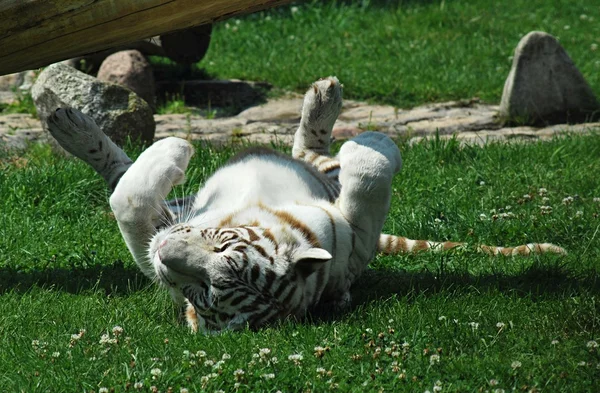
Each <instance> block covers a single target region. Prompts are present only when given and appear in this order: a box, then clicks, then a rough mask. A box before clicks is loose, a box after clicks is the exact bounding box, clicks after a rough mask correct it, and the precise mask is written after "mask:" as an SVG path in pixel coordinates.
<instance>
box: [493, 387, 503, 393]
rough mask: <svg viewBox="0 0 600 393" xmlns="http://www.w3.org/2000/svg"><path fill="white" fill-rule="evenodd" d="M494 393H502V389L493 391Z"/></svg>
mask: <svg viewBox="0 0 600 393" xmlns="http://www.w3.org/2000/svg"><path fill="white" fill-rule="evenodd" d="M494 393H504V389H499V388H498V389H494Z"/></svg>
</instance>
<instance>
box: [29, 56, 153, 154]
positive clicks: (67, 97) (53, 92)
mask: <svg viewBox="0 0 600 393" xmlns="http://www.w3.org/2000/svg"><path fill="white" fill-rule="evenodd" d="M31 95H32V97H33V100H34V103H35V107H36V109H37V113H38V116H39V118H40V119H41V121H42V127H43V128H44V130H46V131H47V124H46V119H47V118H48V116H49V115H50V114H51V113H52V112H53V111H55V110H56V108H59V107H73V108H76V109H79V110H80V111H82V112H83V113H85V114H87V115H89V116H91V117H92V118H93V119H94V121H95V122H96V124H98V126H99V127H100V128H101V129H102V131H104V133H105V134H107V135H108V136H109V137H110V138H111V139H112V140H113V141H115V143H117V144H120V145H122V144H123V143H124V142H126V141H127V139H128V138H131V140H132V141H138V140H139V141H142V142H145V143H150V142H152V139H153V138H154V131H155V129H156V124H155V122H154V117H153V115H152V109H151V108H150V106H149V105H148V103H146V101H144V100H143V99H141V98H140V97H138V96H137V95H136V94H135V93H134V92H133V91H131V90H129V89H127V88H125V87H122V86H119V85H116V84H113V83H107V82H102V81H99V80H98V79H96V78H94V77H92V76H89V75H87V74H84V73H83V72H80V71H77V70H76V69H74V68H73V67H70V66H68V65H65V64H60V63H57V64H52V65H51V66H49V67H46V69H44V71H42V73H41V74H40V76H39V77H38V79H37V81H36V82H35V84H34V85H33V88H32V90H31Z"/></svg>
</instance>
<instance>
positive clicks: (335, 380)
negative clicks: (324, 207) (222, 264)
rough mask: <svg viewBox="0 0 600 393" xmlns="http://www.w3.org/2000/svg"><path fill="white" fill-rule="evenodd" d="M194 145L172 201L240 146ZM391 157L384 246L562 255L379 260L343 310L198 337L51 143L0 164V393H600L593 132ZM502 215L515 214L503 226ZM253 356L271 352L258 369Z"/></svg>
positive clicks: (407, 151)
mask: <svg viewBox="0 0 600 393" xmlns="http://www.w3.org/2000/svg"><path fill="white" fill-rule="evenodd" d="M197 147H198V152H197V154H196V155H195V156H194V158H193V162H192V163H191V165H190V170H189V171H188V177H189V180H188V183H186V185H184V186H182V187H180V188H178V189H177V192H176V194H177V195H179V196H180V195H181V194H182V193H189V192H192V190H194V189H196V188H197V187H198V186H199V185H200V184H202V182H203V181H204V180H205V179H206V178H207V177H208V176H209V174H210V173H212V172H213V171H214V169H215V168H216V167H218V166H219V165H220V164H221V163H223V162H224V161H225V160H226V159H227V158H228V157H230V156H231V155H232V154H234V152H235V150H237V148H225V149H215V148H210V147H206V146H201V145H198V146H197ZM401 150H402V152H403V158H404V163H405V165H404V168H403V170H402V173H401V174H400V175H399V176H397V178H396V180H395V183H394V197H393V204H392V207H391V212H390V215H389V219H388V221H387V222H386V226H385V230H386V231H387V232H393V233H398V234H403V235H406V236H409V237H412V238H430V239H442V240H443V239H452V240H467V241H469V242H471V243H477V242H484V243H489V244H518V243H523V242H528V241H551V242H554V243H556V244H559V245H561V246H563V247H565V248H566V249H567V250H568V251H569V255H568V256H566V257H556V256H542V257H532V258H515V259H511V258H490V257H487V256H481V255H476V254H474V253H472V252H469V251H464V252H455V253H447V254H442V255H429V254H420V255H410V256H395V257H377V258H376V259H375V260H374V262H373V264H372V265H373V268H374V269H373V270H372V271H370V272H369V273H368V274H366V275H365V276H364V278H363V279H362V280H361V284H360V285H359V287H358V288H356V289H355V291H354V299H355V307H354V309H353V310H352V311H351V312H349V313H347V314H343V315H339V316H335V317H334V318H332V319H331V320H311V319H310V318H309V319H308V320H307V321H305V322H304V323H292V322H287V323H283V324H281V325H278V326H273V327H270V328H266V329H262V330H260V331H258V332H252V331H241V332H226V333H224V334H221V335H217V336H204V335H201V334H198V335H193V334H190V333H189V332H188V331H187V329H186V328H185V327H184V326H182V325H181V324H179V323H178V322H177V318H176V313H175V311H174V310H173V307H172V304H171V302H170V300H169V298H168V295H167V294H165V293H164V292H163V291H162V290H160V289H158V288H156V287H155V286H154V285H152V284H151V283H149V282H148V281H147V280H146V279H145V278H143V277H142V276H141V275H140V273H138V271H137V268H136V267H135V264H134V263H133V261H132V258H131V256H130V255H129V253H128V251H127V249H126V247H125V245H124V243H123V241H122V240H121V238H120V234H119V231H118V228H117V225H116V222H115V220H114V218H113V217H112V215H111V213H110V209H109V206H108V203H107V192H106V191H105V190H104V185H103V183H102V180H101V179H100V178H99V177H98V176H97V175H95V174H94V173H93V172H92V170H91V169H89V168H87V167H86V166H84V164H82V163H80V162H78V161H75V160H72V159H65V158H62V157H59V156H56V155H53V154H52V153H51V152H50V150H49V148H48V147H46V146H32V147H31V148H30V149H29V150H28V151H27V152H25V153H24V154H21V155H19V156H16V155H13V154H10V153H7V152H3V153H0V154H1V155H0V204H1V208H2V215H1V216H0V255H2V258H1V259H0V347H1V348H2V350H1V351H0V365H2V366H1V367H0V386H1V387H2V390H3V391H10V392H13V391H14V392H17V391H23V392H37V391H39V392H47V391H52V392H73V391H87V392H91V391H94V392H100V391H104V390H101V388H106V389H107V391H112V390H113V389H114V391H116V392H121V391H137V390H136V389H135V387H134V384H135V383H138V382H141V383H143V388H142V391H151V389H150V387H151V386H155V387H156V389H157V390H158V391H161V392H167V391H169V388H172V390H171V391H173V392H179V391H180V388H186V389H189V391H190V392H192V391H207V392H214V391H218V390H223V391H234V387H235V385H234V384H235V383H236V382H238V383H240V386H239V391H241V392H275V391H277V390H281V391H284V392H300V391H312V392H322V391H329V390H330V389H336V388H337V390H338V391H355V392H367V391H368V392H371V391H372V392H379V391H382V390H385V391H398V392H424V391H426V390H429V391H432V392H433V391H434V386H435V384H436V382H437V381H440V384H441V387H442V390H441V391H442V392H476V391H477V392H480V391H482V392H483V391H490V392H494V391H495V390H496V389H503V390H504V391H505V392H509V391H512V390H513V389H516V390H515V391H524V392H525V391H533V392H558V391H560V392H590V391H594V390H595V389H597V377H598V375H599V373H600V371H598V370H599V367H600V353H599V351H598V348H592V346H593V345H594V344H593V342H591V341H592V340H595V342H599V341H600V330H599V329H600V315H599V311H600V307H599V304H598V302H599V297H598V295H599V293H600V283H599V281H598V272H599V270H600V263H599V262H598V261H599V260H600V243H599V240H598V236H599V233H598V230H599V228H600V219H599V217H598V215H599V214H600V202H598V201H597V200H596V201H594V198H595V197H600V185H599V183H598V181H597V174H598V173H599V171H600V161H599V160H598V159H597V157H598V156H599V154H600V138H598V135H597V134H595V135H591V136H577V137H575V136H573V137H566V138H564V139H560V140H554V141H552V142H547V143H535V144H513V145H500V144H492V145H489V146H487V147H485V148H481V147H466V148H460V147H459V145H458V143H456V142H455V141H449V142H443V141H438V140H432V141H429V142H423V143H420V144H416V145H414V146H406V145H402V146H401ZM133 155H134V156H135V155H136V152H135V151H134V152H133ZM540 188H546V189H547V193H546V197H547V198H549V200H548V201H542V197H541V196H539V195H538V190H539V189H540ZM524 195H529V197H524ZM569 196H571V197H573V201H572V202H571V203H569V204H565V203H563V199H565V198H566V197H569ZM567 201H568V199H567V200H566V201H565V202H567ZM540 205H549V206H552V208H553V210H552V213H551V214H545V215H543V214H541V210H540ZM507 206H510V207H507ZM507 212H511V213H513V215H514V217H513V218H502V217H503V216H502V213H507ZM578 212H581V213H578ZM481 214H485V215H486V217H484V218H482V217H480V215H481ZM494 214H496V215H498V217H497V218H496V219H493V218H492V216H493V215H494ZM511 217H512V216H511ZM115 326H120V327H122V329H123V332H122V333H120V331H119V330H118V329H116V330H115V332H116V334H115V333H113V328H114V327H115ZM82 330H85V333H84V334H83V335H81V336H78V335H77V334H78V333H79V332H81V331H82ZM105 334H108V337H105V338H104V339H103V340H102V339H101V338H102V336H103V335H105ZM72 335H76V336H73V337H72ZM113 339H115V340H114V341H111V340H113ZM101 341H102V342H101ZM404 343H406V344H404ZM316 347H323V348H324V349H323V350H321V349H319V348H317V349H315V348H316ZM261 348H269V349H270V353H269V354H268V355H267V354H265V353H264V352H263V356H262V357H261V356H260V355H259V351H260V349H261ZM202 351H203V352H202ZM321 352H322V353H321ZM294 354H301V355H302V359H301V360H299V361H297V362H296V363H297V364H296V363H295V362H294V361H293V360H290V359H289V356H290V355H294ZM315 354H316V355H319V356H320V355H322V356H321V357H319V356H315ZM433 355H438V356H439V359H438V360H439V361H438V360H436V356H433ZM224 356H225V358H224V361H223V363H218V361H219V360H222V359H223V357H224ZM432 356H433V357H432ZM275 358H276V359H275ZM292 359H293V358H292ZM153 369H160V375H158V371H156V370H154V371H152V370H153ZM238 369H240V370H243V372H244V374H237V377H236V376H234V372H235V371H236V370H238ZM153 374H155V375H153ZM271 377H273V378H272V379H271ZM498 391H500V390H498Z"/></svg>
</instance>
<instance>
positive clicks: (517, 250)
mask: <svg viewBox="0 0 600 393" xmlns="http://www.w3.org/2000/svg"><path fill="white" fill-rule="evenodd" d="M466 245H467V243H457V242H434V241H430V240H412V239H408V238H406V237H402V236H394V235H386V234H381V235H380V236H379V242H378V243H377V251H379V252H380V253H382V254H386V255H392V254H401V253H415V252H419V251H430V252H441V251H447V250H452V249H454V248H464V247H465V246H466ZM477 251H478V252H481V253H484V254H488V255H505V256H509V255H512V256H514V255H531V254H561V255H566V254H567V252H566V251H565V249H564V248H562V247H559V246H555V245H554V244H551V243H529V244H522V245H520V246H516V247H496V246H486V245H479V246H477Z"/></svg>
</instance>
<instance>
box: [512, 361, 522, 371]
mask: <svg viewBox="0 0 600 393" xmlns="http://www.w3.org/2000/svg"><path fill="white" fill-rule="evenodd" d="M510 366H511V367H512V368H513V370H516V369H518V368H519V367H521V366H522V364H521V362H519V361H518V360H515V361H514V362H512V363H511V364H510Z"/></svg>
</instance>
